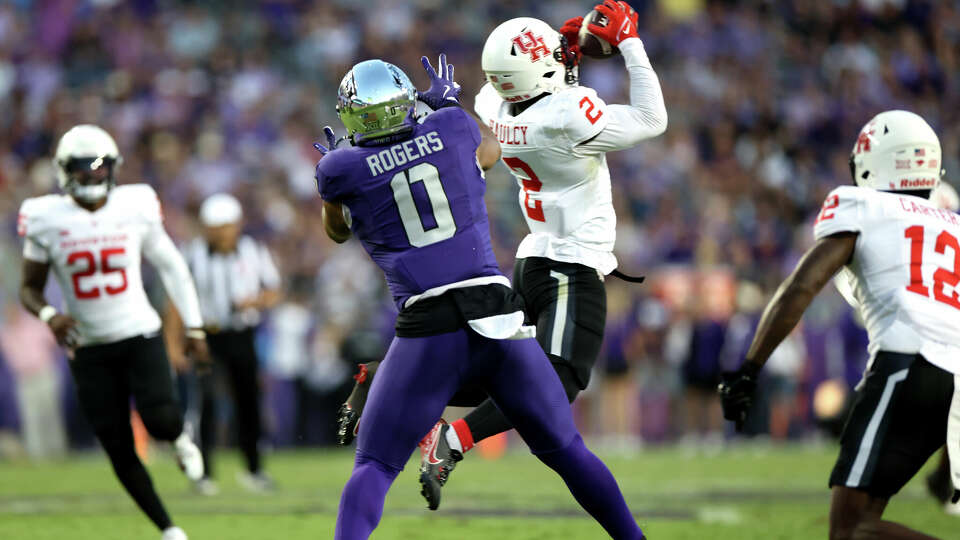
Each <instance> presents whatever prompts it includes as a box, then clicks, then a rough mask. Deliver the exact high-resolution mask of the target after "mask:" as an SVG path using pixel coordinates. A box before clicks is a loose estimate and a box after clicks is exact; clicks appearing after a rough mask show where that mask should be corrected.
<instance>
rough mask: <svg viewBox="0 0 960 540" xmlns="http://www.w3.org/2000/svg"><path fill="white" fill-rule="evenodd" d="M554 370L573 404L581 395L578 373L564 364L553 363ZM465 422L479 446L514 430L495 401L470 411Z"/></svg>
mask: <svg viewBox="0 0 960 540" xmlns="http://www.w3.org/2000/svg"><path fill="white" fill-rule="evenodd" d="M553 367H554V369H556V370H557V375H558V376H559V377H560V383H561V384H563V390H564V391H565V392H566V393H567V399H568V400H569V401H570V402H571V403H573V400H574V399H576V397H577V394H579V393H580V385H579V384H580V383H579V382H578V379H577V375H576V371H574V369H573V368H572V367H570V366H569V365H568V364H566V363H563V362H553ZM463 421H464V422H466V423H467V427H468V428H470V434H471V435H472V436H473V443H474V444H477V443H479V442H480V441H482V440H483V439H486V438H487V437H492V436H493V435H496V434H498V433H503V432H504V431H508V430H511V429H513V424H511V423H510V420H507V417H506V416H504V415H503V413H502V412H500V409H498V408H497V406H496V405H495V404H494V403H493V400H491V399H489V398H488V399H487V400H486V401H484V402H483V403H481V404H480V405H479V406H478V407H477V408H476V409H474V410H472V411H470V413H469V414H467V415H466V416H464V417H463Z"/></svg>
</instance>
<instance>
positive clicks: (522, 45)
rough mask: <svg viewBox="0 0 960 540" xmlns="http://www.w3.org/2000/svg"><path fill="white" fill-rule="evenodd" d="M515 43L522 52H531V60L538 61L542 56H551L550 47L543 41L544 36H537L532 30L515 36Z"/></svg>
mask: <svg viewBox="0 0 960 540" xmlns="http://www.w3.org/2000/svg"><path fill="white" fill-rule="evenodd" d="M513 45H514V47H516V48H517V50H519V51H520V52H521V53H522V54H529V55H530V61H531V62H536V61H538V60H540V59H541V58H544V57H546V56H550V49H547V44H546V43H544V41H543V36H535V35H533V32H532V31H531V30H527V31H526V32H523V33H521V34H520V35H519V36H517V37H515V38H513Z"/></svg>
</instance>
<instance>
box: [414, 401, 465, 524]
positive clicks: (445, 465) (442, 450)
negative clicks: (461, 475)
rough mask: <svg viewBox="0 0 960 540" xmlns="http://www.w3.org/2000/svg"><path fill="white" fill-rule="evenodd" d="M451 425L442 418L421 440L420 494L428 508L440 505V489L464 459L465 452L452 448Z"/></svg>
mask: <svg viewBox="0 0 960 540" xmlns="http://www.w3.org/2000/svg"><path fill="white" fill-rule="evenodd" d="M450 429H451V428H450V425H449V424H447V423H446V422H445V421H443V420H440V421H439V422H437V423H436V425H434V426H433V429H431V430H430V433H427V435H426V437H424V438H423V440H422V441H420V445H419V446H420V486H421V489H420V494H421V495H423V498H424V499H426V500H427V508H429V509H430V510H436V509H437V508H439V507H440V491H441V488H443V485H444V484H446V483H447V479H448V478H450V473H451V472H453V468H454V467H456V466H457V462H458V461H460V460H462V459H463V454H462V453H460V452H459V451H458V450H454V449H452V448H450V445H449V444H448V443H447V432H448V431H449V430H450Z"/></svg>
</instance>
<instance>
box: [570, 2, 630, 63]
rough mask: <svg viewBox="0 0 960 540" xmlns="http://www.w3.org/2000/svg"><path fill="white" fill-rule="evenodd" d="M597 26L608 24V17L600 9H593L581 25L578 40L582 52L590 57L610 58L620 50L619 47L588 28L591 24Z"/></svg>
mask: <svg viewBox="0 0 960 540" xmlns="http://www.w3.org/2000/svg"><path fill="white" fill-rule="evenodd" d="M591 23H593V24H596V25H597V26H606V25H607V17H606V15H604V14H603V13H600V12H599V11H596V10H594V11H591V12H590V13H587V14H586V15H585V16H584V17H583V25H582V26H580V36H579V37H578V39H577V41H579V44H580V52H581V53H583V55H584V56H589V57H590V58H610V57H611V56H614V55H616V54H618V53H619V52H620V50H619V49H617V48H616V47H614V46H613V45H610V44H609V43H607V41H606V40H605V39H603V38H600V37H597V36H595V35H593V33H591V32H590V30H588V29H587V27H588V26H589V25H590V24H591Z"/></svg>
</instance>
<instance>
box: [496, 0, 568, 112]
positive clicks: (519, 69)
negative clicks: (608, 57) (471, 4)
mask: <svg viewBox="0 0 960 540" xmlns="http://www.w3.org/2000/svg"><path fill="white" fill-rule="evenodd" d="M565 41H566V40H565V39H561V35H560V33H559V32H557V31H556V30H554V29H553V28H551V27H550V25H549V24H547V23H545V22H543V21H541V20H539V19H534V18H531V17H517V18H516V19H510V20H509V21H507V22H504V23H502V24H500V26H498V27H496V28H495V29H494V30H493V32H491V33H490V37H488V38H487V42H486V43H485V44H484V45H483V55H482V58H481V66H482V67H483V71H484V73H485V74H486V76H487V80H488V81H490V84H492V85H493V88H494V89H495V90H496V91H497V93H498V94H500V97H502V98H503V99H504V101H508V102H511V103H516V102H519V101H526V100H528V99H531V98H535V97H537V96H539V95H540V94H542V93H544V92H551V93H553V92H558V91H560V90H562V89H564V88H568V87H570V86H574V85H576V84H577V67H576V60H575V59H574V57H573V54H572V53H571V52H570V51H569V47H568V46H565Z"/></svg>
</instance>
